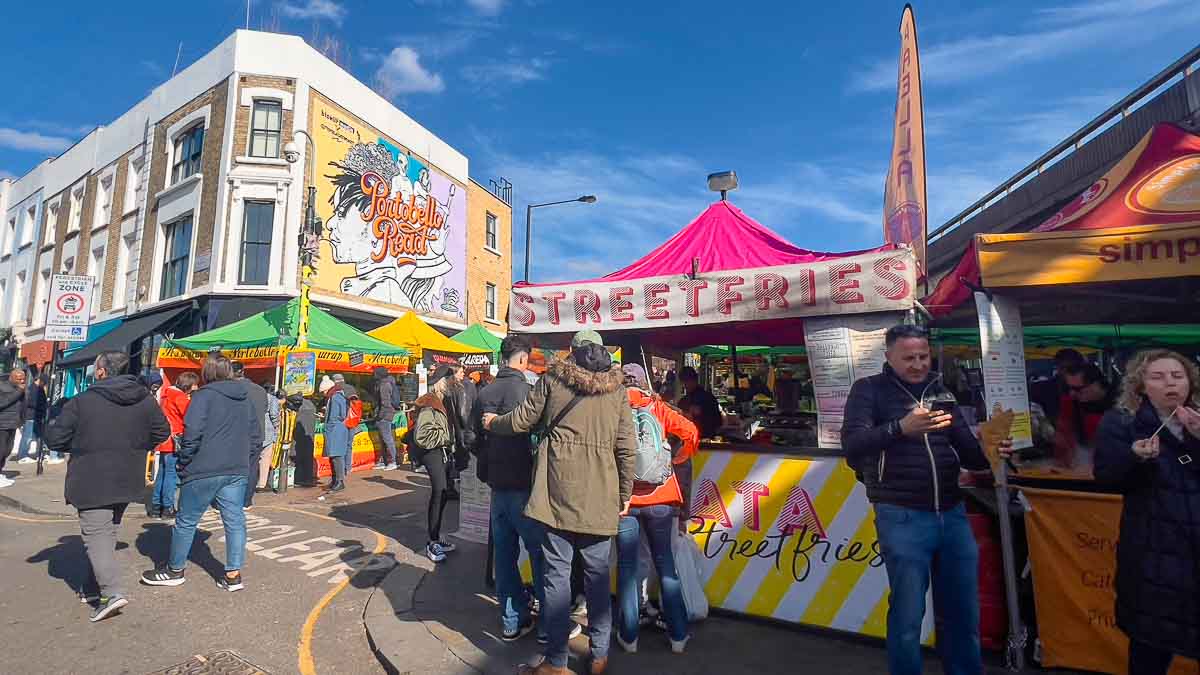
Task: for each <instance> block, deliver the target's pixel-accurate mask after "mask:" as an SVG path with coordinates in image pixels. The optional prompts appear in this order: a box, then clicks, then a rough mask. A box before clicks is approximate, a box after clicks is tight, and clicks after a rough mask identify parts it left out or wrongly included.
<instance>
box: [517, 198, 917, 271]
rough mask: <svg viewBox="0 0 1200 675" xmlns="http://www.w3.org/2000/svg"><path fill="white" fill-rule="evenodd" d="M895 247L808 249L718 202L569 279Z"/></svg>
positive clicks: (765, 263) (796, 260)
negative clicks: (598, 269)
mask: <svg viewBox="0 0 1200 675" xmlns="http://www.w3.org/2000/svg"><path fill="white" fill-rule="evenodd" d="M893 248H895V247H894V246H892V245H887V246H881V247H879V248H873V249H867V250H863V251H851V252H848V253H826V252H822V251H809V250H808V249H803V248H800V247H799V246H796V245H795V244H793V243H791V242H790V241H788V240H786V239H784V238H783V237H781V236H779V235H778V234H776V233H775V232H772V231H771V229H770V228H768V227H766V226H765V225H763V224H761V223H759V222H758V221H756V220H754V219H753V218H751V217H750V216H747V215H746V214H745V213H742V210H741V209H739V208H738V207H736V206H734V205H733V204H732V203H730V202H728V201H720V202H716V203H714V204H712V205H710V206H709V207H708V208H707V209H705V210H704V213H701V214H700V215H699V216H698V217H697V218H696V219H695V220H693V221H692V222H691V224H689V225H688V226H687V227H685V228H683V229H682V230H680V231H679V232H676V233H675V236H673V237H671V238H670V239H668V240H667V241H666V242H664V243H663V244H662V245H661V246H659V247H658V248H656V249H654V250H653V251H651V252H649V253H647V254H646V255H644V256H642V258H641V259H640V260H638V261H636V262H634V263H633V264H631V265H629V266H628V267H626V268H624V269H620V270H617V271H616V272H613V273H611V274H606V275H604V276H603V277H601V278H599V279H582V280H579V281H574V282H569V283H587V282H588V281H630V280H634V279H645V278H647V277H656V276H663V275H668V274H688V273H690V272H691V271H692V260H693V259H699V261H700V262H699V269H698V270H696V271H697V272H700V273H704V272H721V271H724V270H737V269H746V268H751V267H772V266H775V265H796V264H800V263H812V262H821V261H824V260H833V259H836V258H844V257H846V256H850V255H858V254H860V253H870V252H873V251H886V250H891V249H893ZM563 283H568V282H553V283H542V284H528V283H524V282H519V283H517V284H516V285H515V287H516V288H522V287H526V286H534V287H536V286H559V285H562V284H563Z"/></svg>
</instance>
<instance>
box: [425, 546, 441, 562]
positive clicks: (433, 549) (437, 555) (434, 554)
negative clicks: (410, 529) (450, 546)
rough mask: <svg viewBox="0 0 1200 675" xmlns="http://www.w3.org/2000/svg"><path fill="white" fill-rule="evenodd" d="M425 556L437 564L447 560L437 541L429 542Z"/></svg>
mask: <svg viewBox="0 0 1200 675" xmlns="http://www.w3.org/2000/svg"><path fill="white" fill-rule="evenodd" d="M425 556H426V557H428V558H429V559H430V560H432V561H433V562H435V563H440V562H442V561H443V560H445V559H446V553H445V551H443V550H442V545H441V544H439V543H437V542H436V541H431V542H429V545H428V546H426V547H425Z"/></svg>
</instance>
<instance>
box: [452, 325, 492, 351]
mask: <svg viewBox="0 0 1200 675" xmlns="http://www.w3.org/2000/svg"><path fill="white" fill-rule="evenodd" d="M454 339H455V340H457V341H459V342H461V343H463V344H464V345H469V346H471V347H478V348H479V349H486V350H488V351H489V352H492V353H493V354H496V355H499V353H500V342H501V339H500V338H498V337H496V336H495V335H492V334H491V332H489V331H488V329H486V328H484V327H483V326H481V325H479V324H477V323H473V324H471V325H470V326H468V327H467V329H466V330H464V331H462V332H461V333H458V334H456V335H455V336H454Z"/></svg>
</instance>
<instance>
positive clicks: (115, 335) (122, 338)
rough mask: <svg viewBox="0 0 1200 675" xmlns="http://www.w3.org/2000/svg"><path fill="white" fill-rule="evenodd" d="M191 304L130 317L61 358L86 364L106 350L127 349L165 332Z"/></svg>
mask: <svg viewBox="0 0 1200 675" xmlns="http://www.w3.org/2000/svg"><path fill="white" fill-rule="evenodd" d="M191 308H192V306H191V305H182V306H180V307H172V308H170V309H164V310H160V311H157V312H150V313H148V314H143V315H141V316H135V317H132V318H126V319H124V320H122V321H121V323H120V325H119V326H117V327H115V328H113V329H112V330H110V331H108V332H107V333H105V334H104V335H102V336H101V337H100V338H98V339H96V340H92V341H91V342H89V343H88V344H86V345H84V346H83V347H82V348H79V349H73V350H71V351H70V352H68V353H67V354H65V355H64V356H63V357H61V358H60V359H59V362H58V365H59V367H60V368H77V367H79V366H86V365H87V364H89V363H91V362H92V361H95V360H96V357H97V356H100V355H101V354H102V353H104V352H111V351H116V352H127V351H129V345H131V344H133V343H134V342H135V341H137V340H140V339H142V338H144V337H146V336H147V335H153V334H155V333H159V332H161V330H162V328H163V327H164V326H166V325H167V324H168V323H170V322H171V321H172V320H174V319H175V317H177V316H179V315H180V314H183V313H184V312H186V311H188V310H190V309H191Z"/></svg>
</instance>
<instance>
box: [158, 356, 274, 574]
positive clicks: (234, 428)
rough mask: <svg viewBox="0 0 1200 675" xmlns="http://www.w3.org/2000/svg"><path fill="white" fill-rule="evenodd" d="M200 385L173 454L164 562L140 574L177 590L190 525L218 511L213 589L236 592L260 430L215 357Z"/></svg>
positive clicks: (242, 390) (242, 391) (229, 371)
mask: <svg viewBox="0 0 1200 675" xmlns="http://www.w3.org/2000/svg"><path fill="white" fill-rule="evenodd" d="M201 379H202V380H203V382H204V386H202V387H200V389H198V390H196V391H195V392H194V393H193V394H192V400H191V402H190V403H189V404H188V410H187V416H185V417H184V420H183V427H184V429H183V440H182V441H181V442H180V444H179V447H178V448H177V449H176V451H175V455H176V459H175V462H176V467H177V469H178V473H179V513H178V514H177V515H176V516H175V527H174V529H173V530H172V532H171V551H170V556H169V557H168V559H167V563H166V564H165V565H162V566H161V567H158V568H156V569H153V570H149V571H147V572H145V573H144V574H142V583H144V584H148V585H150V586H179V585H180V584H182V583H183V582H184V578H183V569H184V566H185V565H186V564H187V559H188V554H189V553H191V550H192V541H193V539H194V538H195V536H196V526H197V524H199V522H200V517H201V516H203V515H204V512H205V511H206V510H207V509H208V507H209V505H210V504H215V505H216V507H217V510H218V511H220V512H221V522H222V524H223V525H224V527H225V574H224V576H222V577H221V579H220V580H218V581H217V585H218V586H220V587H221V588H223V589H225V590H227V591H240V590H241V589H242V588H243V587H244V586H243V582H242V562H243V560H245V557H246V514H245V511H244V510H243V508H244V506H243V502H244V500H245V496H246V490H253V489H254V486H253V485H249V484H248V483H247V478H246V476H247V474H248V473H249V471H250V461H251V457H255V456H257V454H258V452H259V451H261V450H262V438H263V432H262V429H263V425H262V424H258V423H256V421H257V420H258V415H257V414H256V412H255V410H254V405H253V403H251V402H250V399H249V398H248V396H247V393H246V387H245V386H244V384H243V383H241V382H235V381H234V380H233V367H232V366H231V365H230V363H229V359H227V358H225V357H224V356H221V355H219V354H218V355H214V356H209V357H208V360H207V361H205V363H204V369H203V370H202V371H201Z"/></svg>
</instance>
